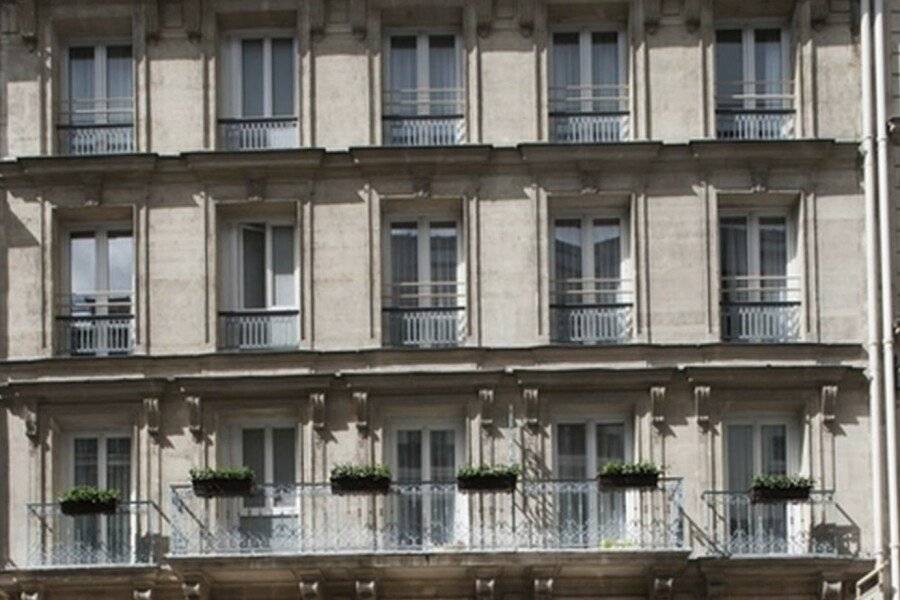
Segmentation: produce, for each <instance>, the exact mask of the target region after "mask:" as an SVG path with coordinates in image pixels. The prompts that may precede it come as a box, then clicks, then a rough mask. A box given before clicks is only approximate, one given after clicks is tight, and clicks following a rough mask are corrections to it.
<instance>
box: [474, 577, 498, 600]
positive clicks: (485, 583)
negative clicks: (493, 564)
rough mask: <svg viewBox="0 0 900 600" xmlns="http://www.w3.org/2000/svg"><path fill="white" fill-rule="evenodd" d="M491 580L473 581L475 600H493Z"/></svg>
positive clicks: (492, 581)
mask: <svg viewBox="0 0 900 600" xmlns="http://www.w3.org/2000/svg"><path fill="white" fill-rule="evenodd" d="M494 587H495V583H494V580H493V579H489V578H478V579H476V580H475V600H494Z"/></svg>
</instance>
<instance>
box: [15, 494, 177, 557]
mask: <svg viewBox="0 0 900 600" xmlns="http://www.w3.org/2000/svg"><path fill="white" fill-rule="evenodd" d="M26 512H27V516H28V522H27V528H28V531H27V535H28V558H27V564H28V567H30V568H63V567H65V568H71V567H110V566H126V565H131V566H145V565H146V566H149V565H152V564H154V563H155V562H156V561H157V560H158V558H159V557H158V552H157V543H158V535H157V534H158V531H159V529H158V528H159V522H160V518H161V517H160V513H159V509H158V507H157V506H156V505H155V504H154V503H153V502H149V501H132V502H119V504H118V507H117V509H116V512H115V513H112V514H108V515H107V514H101V515H80V516H68V515H64V514H63V513H62V511H61V510H60V507H59V504H57V503H46V504H29V505H28V506H27V511H26Z"/></svg>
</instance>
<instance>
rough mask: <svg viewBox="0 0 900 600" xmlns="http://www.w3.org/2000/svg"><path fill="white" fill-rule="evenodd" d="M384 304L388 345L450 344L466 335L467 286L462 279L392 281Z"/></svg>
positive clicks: (437, 345) (386, 290) (416, 346)
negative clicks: (460, 280)
mask: <svg viewBox="0 0 900 600" xmlns="http://www.w3.org/2000/svg"><path fill="white" fill-rule="evenodd" d="M382 303H383V308H382V328H383V331H384V342H385V344H387V345H389V346H395V347H412V348H434V347H450V346H457V345H459V344H460V343H461V342H462V340H463V339H464V337H465V332H466V308H465V286H464V285H463V284H462V283H461V282H459V281H413V282H404V283H395V284H391V285H389V286H387V287H386V289H385V293H384V296H383V298H382Z"/></svg>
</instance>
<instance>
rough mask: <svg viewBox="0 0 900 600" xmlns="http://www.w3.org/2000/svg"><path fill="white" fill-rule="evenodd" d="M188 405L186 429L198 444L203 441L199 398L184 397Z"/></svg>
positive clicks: (201, 408)
mask: <svg viewBox="0 0 900 600" xmlns="http://www.w3.org/2000/svg"><path fill="white" fill-rule="evenodd" d="M184 401H185V402H187V405H188V429H189V430H190V432H191V433H192V434H193V435H194V439H196V440H197V441H198V442H199V441H200V440H201V439H203V404H202V403H201V401H200V396H185V398H184Z"/></svg>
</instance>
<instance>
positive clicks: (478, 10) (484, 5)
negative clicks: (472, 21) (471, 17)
mask: <svg viewBox="0 0 900 600" xmlns="http://www.w3.org/2000/svg"><path fill="white" fill-rule="evenodd" d="M475 18H476V20H477V22H478V25H477V31H478V37H483V38H485V37H487V36H489V35H490V34H491V22H492V21H493V20H494V0H475Z"/></svg>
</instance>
